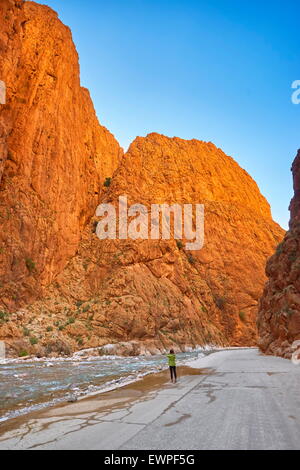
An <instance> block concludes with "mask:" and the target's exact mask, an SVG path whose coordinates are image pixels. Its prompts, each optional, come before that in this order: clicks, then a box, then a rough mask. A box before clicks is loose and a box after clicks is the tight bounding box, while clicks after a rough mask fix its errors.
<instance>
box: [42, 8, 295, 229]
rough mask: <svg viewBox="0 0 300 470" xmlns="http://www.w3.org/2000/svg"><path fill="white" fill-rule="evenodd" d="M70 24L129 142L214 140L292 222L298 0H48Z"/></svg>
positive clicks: (101, 99)
mask: <svg viewBox="0 0 300 470" xmlns="http://www.w3.org/2000/svg"><path fill="white" fill-rule="evenodd" d="M40 3H44V4H47V5H49V6H51V7H52V8H54V9H55V10H56V11H57V12H58V13H59V17H60V18H61V20H62V21H63V22H64V23H65V24H67V25H68V26H70V27H71V29H72V32H73V37H74V41H75V44H76V46H77V49H78V52H79V56H80V65H81V82H82V85H83V86H85V87H87V88H89V90H90V92H91V95H92V98H93V101H94V105H95V108H96V111H97V114H98V117H99V120H100V122H101V124H103V125H105V126H106V127H108V129H109V130H110V131H111V132H112V133H113V134H114V135H115V136H116V138H117V139H118V141H119V142H120V144H121V145H122V146H123V147H124V148H125V149H127V147H128V145H129V144H130V142H131V141H132V140H134V138H135V137H136V136H137V135H139V136H144V135H146V134H148V133H150V132H159V133H162V134H165V135H168V136H178V137H181V138H184V139H191V138H196V139H199V140H205V141H212V142H213V143H215V144H216V145H217V146H218V147H221V148H222V149H223V150H224V151H225V152H226V153H227V154H229V155H231V156H232V157H233V158H235V160H236V161H237V162H238V163H239V164H240V165H241V166H242V167H243V168H245V169H246V170H247V171H248V172H249V173H250V175H251V176H252V177H253V178H254V179H255V180H256V182H257V183H258V185H259V187H260V190H261V191H262V193H263V194H264V196H266V197H267V199H268V201H269V202H270V204H271V207H272V213H273V217H274V219H275V220H276V221H277V222H279V223H280V224H281V225H282V226H283V227H284V228H287V226H288V220H289V212H288V206H289V202H290V199H291V197H292V178H291V173H290V167H291V163H292V161H293V158H294V157H295V155H296V151H297V149H298V148H300V138H299V134H300V133H299V130H300V129H299V127H300V105H298V106H297V105H294V104H292V101H291V95H292V89H291V85H292V82H293V81H294V80H300V37H299V14H300V4H299V2H296V1H294V0H290V1H289V2H285V1H284V0H280V1H279V0H264V1H261V0H252V1H251V2H249V1H245V0H238V1H236V0H198V1H193V0H181V1H176V0H172V1H166V0H149V1H148V0H139V1H138V0H109V1H107V0H106V1H102V0H85V1H84V2H83V1H82V0H63V1H62V0H46V1H41V2H40Z"/></svg>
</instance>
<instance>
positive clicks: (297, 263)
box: [258, 150, 300, 358]
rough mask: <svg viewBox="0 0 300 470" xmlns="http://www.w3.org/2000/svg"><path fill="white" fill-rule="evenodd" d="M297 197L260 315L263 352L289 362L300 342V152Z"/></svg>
mask: <svg viewBox="0 0 300 470" xmlns="http://www.w3.org/2000/svg"><path fill="white" fill-rule="evenodd" d="M292 172H293V178H294V190H295V196H294V198H293V200H292V202H291V205H290V211H291V221H290V230H289V231H288V233H287V234H286V237H285V239H284V241H283V242H282V243H281V244H280V245H279V246H278V247H277V251H276V253H275V254H274V255H273V256H272V258H270V260H269V261H268V264H267V271H266V272H267V276H268V278H269V280H268V282H267V284H266V287H265V290H264V293H263V296H262V299H261V301H260V309H259V314H258V328H259V335H260V340H259V344H260V347H261V349H262V351H263V352H265V353H269V354H276V355H279V356H284V357H286V358H290V357H291V354H292V352H293V347H292V345H293V343H294V341H296V340H300V150H299V151H298V154H297V157H296V159H295V161H294V163H293V166H292Z"/></svg>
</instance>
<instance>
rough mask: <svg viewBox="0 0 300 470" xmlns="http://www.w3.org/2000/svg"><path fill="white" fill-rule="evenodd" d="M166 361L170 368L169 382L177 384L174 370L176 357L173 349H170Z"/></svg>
mask: <svg viewBox="0 0 300 470" xmlns="http://www.w3.org/2000/svg"><path fill="white" fill-rule="evenodd" d="M167 357H168V361H169V367H170V374H171V381H172V383H175V384H176V382H177V370H176V355H175V352H174V349H171V351H170V354H168V356H167Z"/></svg>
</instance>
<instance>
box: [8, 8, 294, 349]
mask: <svg viewBox="0 0 300 470" xmlns="http://www.w3.org/2000/svg"><path fill="white" fill-rule="evenodd" d="M0 10H1V11H0V23H1V24H0V26H1V28H0V51H1V62H0V79H1V80H4V81H5V82H6V84H7V91H8V95H7V104H6V105H5V106H2V105H1V106H0V150H1V155H0V340H5V342H6V344H7V346H8V351H9V352H10V353H12V354H16V355H18V354H19V355H20V354H21V355H26V354H31V353H35V354H39V355H49V354H53V353H54V354H55V353H57V354H59V353H70V352H72V351H74V350H76V349H82V348H93V347H99V346H103V345H105V344H107V343H117V342H120V341H123V342H124V341H125V342H129V343H130V347H129V346H128V345H127V346H126V345H125V346H121V347H120V348H119V351H118V352H121V353H122V352H127V353H131V354H135V353H138V352H141V351H144V350H148V351H153V352H157V351H158V350H162V349H164V348H167V347H169V346H171V345H172V346H175V347H176V348H184V347H186V346H191V347H193V346H196V345H203V344H207V343H214V344H220V345H253V344H255V342H256V325H255V321H256V309H257V301H258V299H259V297H260V295H261V291H262V288H263V284H264V282H265V274H264V266H265V261H266V259H267V258H268V257H269V256H270V254H271V253H272V252H273V250H274V248H275V246H276V245H277V244H278V243H279V241H280V240H281V239H282V237H283V235H284V233H283V231H282V229H281V228H280V227H279V226H278V225H277V224H275V223H274V222H273V221H272V218H271V213H270V208H269V205H268V203H267V201H266V200H265V199H264V198H263V196H262V195H261V194H260V192H259V189H258V187H257V185H256V184H255V182H254V181H253V180H252V179H251V177H250V176H249V175H248V174H247V173H246V172H245V171H244V170H242V169H241V168H240V167H239V166H238V164H237V163H236V162H235V161H234V160H233V159H232V158H230V157H228V156H226V155H225V154H224V153H223V152H222V151H221V150H220V149H217V148H216V147H215V146H214V145H213V144H211V143H205V142H199V141H196V140H192V141H184V140H181V139H178V138H173V139H171V138H167V137H164V136H161V135H158V134H150V135H149V136H147V137H146V138H137V139H136V140H135V141H134V142H133V144H132V145H131V147H130V149H129V151H128V152H127V154H126V155H125V156H124V157H123V158H121V156H122V151H121V149H120V147H119V145H118V143H117V142H116V141H115V139H114V138H113V136H112V135H111V134H110V133H109V132H108V131H107V130H106V129H105V128H103V127H101V126H100V125H99V123H98V121H97V119H96V116H95V112H94V109H93V106H92V103H91V100H90V98H89V94H88V92H87V90H84V89H82V88H81V87H80V82H79V67H78V57H77V54H76V51H75V48H74V45H73V42H72V38H71V33H70V31H69V30H68V28H66V27H65V26H64V25H62V23H61V22H60V21H59V20H58V18H57V15H56V14H55V13H54V12H53V11H52V10H50V9H49V8H47V7H44V6H39V5H36V4H34V3H31V2H25V3H24V2H23V1H17V0H1V1H0ZM111 176H113V178H112V182H111V185H110V186H109V185H107V186H108V187H105V186H104V185H103V182H104V179H105V178H107V177H111ZM123 195H126V196H127V197H128V204H129V205H132V204H134V203H139V204H143V205H145V206H146V207H147V208H148V209H149V208H150V206H151V205H152V204H155V203H156V204H163V203H166V204H170V205H173V204H175V203H178V204H180V205H182V204H200V203H201V204H204V205H205V246H204V248H203V249H202V250H201V251H193V252H189V251H188V250H187V247H186V244H187V242H188V240H187V239H183V240H182V241H181V240H174V237H171V239H170V240H159V241H158V240H135V241H133V240H130V239H129V240H128V239H127V240H102V241H100V240H99V238H98V237H97V235H96V233H95V231H96V226H97V223H98V222H99V218H97V217H95V216H94V214H95V210H96V207H97V205H98V203H99V202H103V203H108V202H110V203H112V204H113V205H114V206H115V207H117V206H118V198H119V196H123ZM295 207H296V206H295ZM295 210H296V209H295ZM122 348H123V349H122Z"/></svg>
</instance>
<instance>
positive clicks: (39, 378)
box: [0, 350, 212, 422]
mask: <svg viewBox="0 0 300 470" xmlns="http://www.w3.org/2000/svg"><path fill="white" fill-rule="evenodd" d="M210 352H212V350H207V351H205V350H201V351H194V352H188V353H181V354H178V355H177V362H178V364H184V363H185V362H187V361H190V360H193V359H197V358H198V357H199V355H204V354H209V353H210ZM165 367H166V357H165V356H162V355H157V356H138V357H119V356H105V357H88V358H81V357H80V356H79V357H78V356H73V357H72V358H66V359H62V358H59V359H53V360H51V359H40V360H39V359H36V360H32V361H20V360H14V361H8V360H7V361H2V363H0V422H1V421H2V422H3V421H6V420H8V419H11V418H14V417H16V416H19V415H21V414H26V413H29V412H30V411H33V410H37V409H41V408H43V407H47V406H51V405H54V404H56V403H60V402H64V401H68V400H76V398H78V397H82V396H87V395H89V394H92V393H96V392H99V393H101V392H103V391H108V390H111V389H113V388H116V387H120V386H122V385H125V384H127V383H130V382H134V381H136V380H138V379H140V378H142V377H143V376H144V375H147V374H149V373H152V372H157V371H159V370H162V369H163V368H165Z"/></svg>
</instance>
